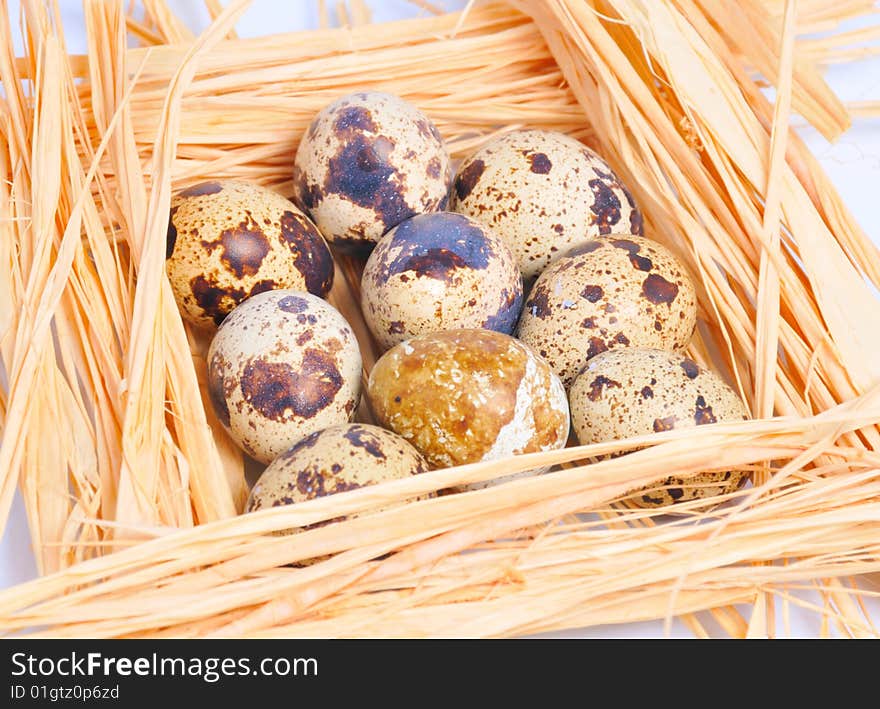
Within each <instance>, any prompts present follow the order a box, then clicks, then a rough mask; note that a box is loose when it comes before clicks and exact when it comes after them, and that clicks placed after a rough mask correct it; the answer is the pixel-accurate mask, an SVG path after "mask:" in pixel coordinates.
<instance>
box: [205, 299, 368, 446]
mask: <svg viewBox="0 0 880 709" xmlns="http://www.w3.org/2000/svg"><path fill="white" fill-rule="evenodd" d="M360 388H361V354H360V350H359V349H358V344H357V340H356V339H355V336H354V333H353V332H352V329H351V327H350V326H349V324H348V323H347V322H346V321H345V318H343V317H342V315H340V314H339V312H338V311H337V310H336V309H335V308H333V306H331V305H330V304H329V303H327V302H326V301H323V300H321V299H320V298H318V297H317V296H313V295H310V294H309V293H304V292H301V291H293V290H275V291H269V292H267V293H260V294H259V295H255V296H253V297H252V298H249V299H248V300H246V301H245V302H244V303H242V304H241V305H239V306H238V307H237V308H236V309H235V310H233V311H232V313H230V314H229V316H228V317H227V318H226V320H224V321H223V324H222V325H221V326H220V328H219V329H218V330H217V334H216V335H215V336H214V339H213V341H212V342H211V346H210V348H209V350H208V391H209V393H210V397H211V402H212V404H213V406H214V409H215V411H216V412H217V417H218V418H219V419H220V421H221V422H222V423H223V424H224V426H226V428H227V429H228V430H229V433H230V435H231V436H232V438H233V440H234V441H235V442H236V443H237V444H238V445H239V446H241V448H242V449H244V451H245V452H247V453H248V455H250V456H251V457H253V458H255V459H256V460H259V461H260V462H263V463H268V462H269V461H271V460H272V459H273V458H275V457H276V456H277V455H278V454H279V453H281V452H282V451H284V450H286V449H287V448H289V447H290V446H291V445H293V444H294V443H296V442H297V441H299V440H301V439H302V438H304V437H305V436H307V435H309V434H310V433H312V432H314V431H318V430H321V429H323V428H327V427H328V426H332V425H334V424H340V423H345V422H346V421H349V420H350V419H351V417H352V415H353V414H354V412H355V410H356V409H357V406H358V402H359V400H360Z"/></svg>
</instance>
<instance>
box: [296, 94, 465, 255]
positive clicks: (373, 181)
mask: <svg viewBox="0 0 880 709" xmlns="http://www.w3.org/2000/svg"><path fill="white" fill-rule="evenodd" d="M451 182H452V168H451V165H450V162H449V155H448V153H447V152H446V147H445V146H444V144H443V140H442V139H441V138H440V134H439V133H438V132H437V128H436V127H435V126H434V124H433V123H432V122H431V121H430V119H428V118H427V117H426V116H425V115H424V114H423V113H422V112H421V111H419V110H418V109H417V108H416V107H415V106H413V105H411V104H409V103H407V102H406V101H404V100H403V99H401V98H399V97H397V96H393V95H391V94H386V93H380V92H376V91H370V92H360V93H354V94H349V95H347V96H343V97H342V98H340V99H338V100H336V101H334V102H333V103H331V104H330V105H329V106H327V107H326V108H324V109H323V110H322V111H321V112H320V113H319V114H318V115H317V116H316V117H315V119H314V120H313V121H312V124H311V125H310V126H309V129H308V131H307V132H306V134H305V136H303V138H302V141H301V142H300V144H299V148H298V149H297V152H296V160H295V165H294V171H293V183H294V190H295V192H296V199H297V202H298V203H299V204H300V205H301V206H302V207H303V209H305V211H306V212H307V213H308V214H309V215H310V216H311V217H312V219H314V221H315V223H316V224H317V225H318V228H319V229H320V230H321V232H322V233H323V234H324V236H325V237H327V239H328V240H329V241H331V242H332V243H333V244H334V246H339V247H343V248H346V249H348V250H349V251H353V252H355V253H366V252H367V251H369V250H370V249H371V248H372V247H373V246H375V243H376V242H377V241H378V240H379V238H380V237H381V236H382V235H383V234H385V232H387V231H388V230H389V229H391V228H393V227H395V226H397V225H398V224H400V222H402V221H403V220H404V219H408V218H409V217H411V216H413V215H415V214H421V213H423V212H434V211H437V210H440V209H444V208H445V206H446V203H447V198H448V193H449V187H450V184H451Z"/></svg>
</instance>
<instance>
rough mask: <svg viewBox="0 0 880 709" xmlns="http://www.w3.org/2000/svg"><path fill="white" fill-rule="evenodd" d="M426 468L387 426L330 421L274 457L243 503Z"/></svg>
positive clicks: (264, 503)
mask: <svg viewBox="0 0 880 709" xmlns="http://www.w3.org/2000/svg"><path fill="white" fill-rule="evenodd" d="M426 470H428V464H427V462H426V461H425V459H424V458H423V457H422V456H421V455H420V454H419V452H418V451H417V450H416V449H415V448H413V447H412V446H411V445H410V444H409V443H407V442H406V441H405V440H404V439H403V438H401V437H400V436H398V435H396V434H394V433H392V432H391V431H386V430H385V429H384V428H379V427H378V426H371V425H368V424H362V423H348V424H342V425H338V426H331V427H330V428H325V429H324V430H322V431H316V432H315V433H312V434H311V435H309V436H307V437H306V438H304V439H302V440H301V441H299V442H298V443H296V444H294V445H293V446H291V447H290V448H288V449H287V450H286V451H284V452H283V453H281V455H279V456H278V457H277V458H276V459H275V460H273V461H272V463H270V464H269V466H268V467H267V468H266V470H265V471H263V474H262V475H261V476H260V479H259V480H258V481H257V482H256V484H255V485H254V487H253V489H252V490H251V494H250V497H249V499H248V503H247V508H246V509H247V511H248V512H254V511H256V510H260V509H263V508H265V507H277V506H279V505H290V504H294V503H297V502H305V501H306V500H313V499H315V498H318V497H324V496H325V495H332V494H334V493H337V492H345V491H346V490H356V489H357V488H361V487H365V486H367V485H375V484H377V483H382V482H386V481H388V480H398V479H400V478H406V477H409V476H410V475H417V474H418V473H423V472H425V471H426Z"/></svg>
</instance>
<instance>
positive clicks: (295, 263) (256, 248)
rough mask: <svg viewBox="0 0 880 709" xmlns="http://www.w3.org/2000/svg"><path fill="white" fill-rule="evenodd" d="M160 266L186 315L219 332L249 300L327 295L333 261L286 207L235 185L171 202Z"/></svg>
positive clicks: (193, 191) (275, 197)
mask: <svg viewBox="0 0 880 709" xmlns="http://www.w3.org/2000/svg"><path fill="white" fill-rule="evenodd" d="M166 256H167V258H166V261H165V266H166V270H167V272H168V279H169V281H170V282H171V287H172V289H173V291H174V296H175V299H176V300H177V302H178V305H179V306H180V309H181V312H182V314H183V316H184V317H185V318H186V319H187V320H188V321H190V322H191V323H193V324H194V325H198V326H213V325H219V324H220V323H221V322H222V321H223V318H225V317H226V315H227V314H228V313H229V312H230V311H231V310H232V309H233V308H234V307H235V306H236V305H238V304H239V303H240V302H242V301H243V300H245V299H246V298H248V297H250V296H252V295H256V294H257V293H262V292H263V291H267V290H274V289H278V288H295V289H298V290H304V291H308V292H310V293H314V294H315V295H318V296H324V295H326V294H327V292H328V291H329V290H330V287H331V286H332V285H333V257H332V256H331V255H330V249H329V248H327V244H326V243H325V242H324V239H323V238H322V237H321V234H320V233H319V232H318V230H317V228H316V227H315V225H314V224H312V222H311V221H310V220H309V218H308V217H307V216H306V215H305V214H303V213H302V212H301V211H300V210H299V209H298V208H297V207H296V206H295V205H294V204H293V203H292V202H291V201H289V200H287V199H285V198H284V197H282V196H281V195H279V194H278V193H276V192H273V191H272V190H270V189H267V188H265V187H260V186H259V185H254V184H250V183H248V182H241V181H238V180H223V181H219V180H218V181H211V182H202V183H200V184H197V185H193V186H192V187H189V188H187V189H185V190H183V191H181V192H179V193H177V194H176V195H175V196H174V198H173V199H172V200H171V218H170V220H169V222H168V248H167V253H166Z"/></svg>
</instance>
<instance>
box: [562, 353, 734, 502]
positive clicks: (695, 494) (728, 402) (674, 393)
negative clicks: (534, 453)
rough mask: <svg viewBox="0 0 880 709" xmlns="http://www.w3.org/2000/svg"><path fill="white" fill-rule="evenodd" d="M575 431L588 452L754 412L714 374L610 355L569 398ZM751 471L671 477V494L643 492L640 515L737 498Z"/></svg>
mask: <svg viewBox="0 0 880 709" xmlns="http://www.w3.org/2000/svg"><path fill="white" fill-rule="evenodd" d="M569 398H570V400H571V418H572V425H573V427H574V430H575V433H576V434H577V437H578V440H579V441H580V442H581V443H583V444H588V443H600V442H602V441H612V440H618V439H622V438H630V437H633V436H643V435H645V434H649V433H651V432H661V431H670V430H673V429H681V428H693V427H695V426H702V425H705V424H710V423H716V422H721V421H743V420H746V419H748V418H749V415H748V411H747V409H746V407H745V405H744V404H743V402H742V400H741V399H740V397H739V395H738V394H737V393H736V392H735V391H734V390H733V389H731V388H730V387H729V386H727V384H725V383H724V381H722V379H721V378H720V377H719V376H718V375H717V374H715V373H714V372H710V371H707V370H705V369H703V368H702V367H699V366H698V365H697V364H696V362H694V361H693V360H691V359H688V358H687V357H685V356H683V355H680V354H675V353H672V352H663V351H661V350H653V349H639V348H622V349H617V350H609V351H608V352H604V353H602V354H600V355H598V356H597V357H594V358H593V359H591V360H590V361H589V362H588V363H587V366H586V368H585V369H584V371H583V372H582V373H581V374H580V376H578V378H577V379H576V380H575V382H574V385H573V386H572V388H571V391H570V393H569ZM747 477H748V473H747V472H746V471H724V472H707V473H700V474H698V475H696V476H693V477H688V478H687V479H686V480H684V479H682V478H677V477H670V478H668V479H667V480H665V481H663V482H662V483H660V484H661V485H663V486H664V488H665V489H652V490H650V491H645V492H643V493H642V492H640V494H638V495H636V496H634V497H633V498H632V501H633V502H634V503H635V504H637V505H639V506H642V507H659V506H661V505H667V504H670V503H673V502H683V501H686V500H692V499H697V498H706V497H713V496H715V495H720V494H723V493H727V492H732V491H734V490H736V489H737V488H738V487H739V486H740V485H741V484H742V483H743V482H744V480H745V479H746V478H747Z"/></svg>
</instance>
